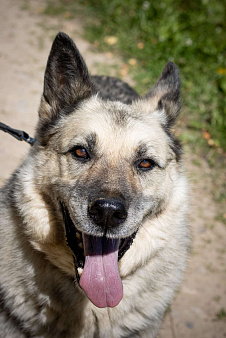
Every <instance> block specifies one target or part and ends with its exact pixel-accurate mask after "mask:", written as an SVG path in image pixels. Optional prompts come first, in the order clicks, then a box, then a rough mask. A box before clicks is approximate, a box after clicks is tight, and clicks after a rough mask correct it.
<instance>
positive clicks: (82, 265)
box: [60, 203, 137, 308]
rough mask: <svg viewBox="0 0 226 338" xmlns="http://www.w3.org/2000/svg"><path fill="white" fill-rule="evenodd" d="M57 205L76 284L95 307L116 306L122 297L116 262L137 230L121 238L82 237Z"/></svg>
mask: <svg viewBox="0 0 226 338" xmlns="http://www.w3.org/2000/svg"><path fill="white" fill-rule="evenodd" d="M60 205H61V209H62V214H63V218H64V223H65V230H66V239H67V244H68V246H69V248H70V249H71V251H72V253H73V257H74V264H75V275H76V279H77V282H78V284H79V285H80V287H81V288H82V289H83V291H84V292H85V293H86V295H87V297H88V298H89V299H90V300H91V302H92V303H93V304H94V305H96V306H97V307H100V308H103V307H114V306H116V305H118V303H119V302H120V300H121V298H122V295H123V290H122V282H121V279H120V276H119V272H118V261H119V260H120V259H121V258H122V257H123V255H124V254H125V253H126V251H127V250H128V249H129V248H130V246H131V245H132V243H133V239H134V238H135V236H136V233H137V231H135V232H134V233H133V234H132V235H131V236H129V237H127V238H122V239H109V238H107V237H105V236H103V237H95V236H91V235H86V234H84V233H82V232H80V231H79V230H78V229H77V228H76V227H75V225H74V223H73V221H72V219H71V217H70V214H69V211H68V209H67V208H66V206H65V205H64V204H63V203H60Z"/></svg>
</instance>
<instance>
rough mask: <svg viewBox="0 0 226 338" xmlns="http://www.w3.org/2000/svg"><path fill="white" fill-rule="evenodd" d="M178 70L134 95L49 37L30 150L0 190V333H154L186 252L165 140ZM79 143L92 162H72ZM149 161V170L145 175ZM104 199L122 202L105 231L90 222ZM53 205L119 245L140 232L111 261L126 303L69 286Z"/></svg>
mask: <svg viewBox="0 0 226 338" xmlns="http://www.w3.org/2000/svg"><path fill="white" fill-rule="evenodd" d="M59 45H60V46H63V48H64V57H63V58H62V55H61V51H60V49H57V48H56V46H59ZM59 60H60V61H59ZM65 60H67V62H66V64H65ZM175 67H176V66H174V65H172V63H171V64H168V66H166V69H165V70H164V72H163V75H162V77H160V79H159V80H158V82H157V85H156V86H155V87H154V89H153V90H152V91H151V92H150V93H149V94H148V95H147V96H146V97H144V98H143V99H141V98H139V97H138V95H137V94H136V93H135V92H134V91H133V89H131V88H130V87H129V86H128V85H127V84H124V83H123V82H121V81H120V80H116V79H109V78H106V77H105V78H102V79H101V78H100V77H93V78H91V77H90V76H89V74H88V71H87V68H86V65H85V63H84V61H83V59H82V57H81V55H80V54H79V52H78V50H77V48H76V47H75V45H74V44H73V42H72V41H71V40H70V39H69V38H68V37H67V36H66V35H65V34H63V33H60V34H59V35H58V36H57V38H56V40H55V42H54V44H53V48H52V51H51V54H50V58H49V61H48V65H47V69H46V75H45V87H44V93H43V96H42V101H41V106H40V110H39V116H40V121H39V124H38V126H37V133H36V138H37V143H36V144H35V145H34V146H33V147H32V149H31V150H30V152H29V154H28V155H27V157H26V159H25V160H24V163H23V164H22V165H21V166H20V167H19V168H18V169H17V170H16V172H15V173H14V174H13V175H12V176H11V178H10V179H9V180H8V182H7V183H6V184H5V186H4V187H3V188H2V190H1V194H0V236H1V247H0V257H1V260H0V270H1V275H0V297H1V312H0V330H1V336H2V337H7V338H13V337H15V338H20V337H21V338H22V337H51V338H52V337H56V338H57V337H64V338H65V337H67V338H70V337H75V338H76V337H81V338H82V337H83V338H89V337H90V338H92V337H100V338H105V337H106V338H107V337H113V338H120V337H149V338H150V337H156V335H157V332H158V329H159V327H160V325H161V321H162V318H163V316H164V313H165V310H166V309H167V307H168V305H169V304H170V301H171V300H172V298H173V295H174V293H175V290H177V288H178V286H179V284H180V282H181V279H182V275H183V272H184V270H185V267H186V260H187V254H188V248H189V245H190V236H189V229H188V226H187V223H186V211H187V183H186V178H185V177H184V174H183V166H182V161H181V160H178V159H177V151H175V142H176V141H175V139H174V138H173V137H171V134H170V127H171V125H172V123H173V121H175V118H176V116H177V115H178V107H179V106H178V104H179V92H178V90H179V73H178V71H177V69H176V68H175ZM166 73H167V74H168V75H167V76H166ZM57 74H58V75H57ZM59 74H61V75H59ZM62 76H63V78H62ZM102 85H104V88H103V89H102ZM65 86H66V87H65ZM112 86H113V88H112ZM160 88H161V89H160ZM96 93H98V95H96ZM160 100H162V101H161V102H162V103H161V104H159V102H160ZM120 101H121V102H120ZM175 105H176V106H177V108H175V107H176V106H175ZM166 130H167V131H166ZM76 144H80V145H82V146H84V147H86V148H87V149H88V150H89V152H90V154H91V157H90V160H89V161H87V162H81V161H78V160H76V159H75V158H74V155H73V149H74V148H73V147H74V146H75V145H76ZM147 158H151V159H152V160H153V161H154V163H155V165H154V166H153V169H152V170H150V171H144V172H142V171H141V170H140V169H139V166H138V164H139V163H140V162H141V161H142V160H144V159H147ZM103 195H104V196H114V198H115V197H117V198H118V197H120V199H123V201H125V206H126V208H127V211H128V216H127V219H126V221H125V222H124V223H123V224H122V225H119V226H115V227H114V228H111V229H109V228H107V229H105V230H103V229H102V228H101V227H98V226H97V224H95V223H94V222H93V221H92V220H91V219H90V218H89V216H88V214H87V209H88V205H89V202H90V200H93V199H95V198H97V197H98V196H103ZM59 201H61V202H63V203H64V204H65V205H66V206H67V208H68V210H69V212H70V216H71V218H72V220H73V223H74V224H75V225H76V228H77V229H79V230H80V231H82V232H85V233H89V234H92V235H98V236H103V231H105V234H106V236H108V237H109V238H115V237H117V238H118V237H119V238H125V237H127V236H129V235H131V234H132V233H133V232H134V231H136V230H138V232H137V235H136V237H135V239H134V242H133V244H132V246H131V247H130V249H129V250H128V251H127V252H126V253H125V255H124V256H123V257H122V259H121V260H120V261H119V263H118V266H119V273H120V275H121V279H122V282H123V290H124V295H123V298H122V300H121V302H120V303H119V305H117V306H116V307H114V308H103V309H99V308H97V307H95V306H94V305H93V304H92V303H91V302H90V301H89V300H88V298H87V297H86V295H85V294H84V292H83V291H82V290H81V289H80V287H79V286H78V285H77V282H76V280H75V271H74V262H73V255H72V252H71V250H70V249H69V247H68V246H67V242H66V237H65V227H64V220H63V215H62V210H61V208H60V204H59Z"/></svg>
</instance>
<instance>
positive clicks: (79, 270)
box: [77, 268, 83, 277]
mask: <svg viewBox="0 0 226 338" xmlns="http://www.w3.org/2000/svg"><path fill="white" fill-rule="evenodd" d="M77 271H78V274H79V276H80V277H81V275H82V273H83V268H77Z"/></svg>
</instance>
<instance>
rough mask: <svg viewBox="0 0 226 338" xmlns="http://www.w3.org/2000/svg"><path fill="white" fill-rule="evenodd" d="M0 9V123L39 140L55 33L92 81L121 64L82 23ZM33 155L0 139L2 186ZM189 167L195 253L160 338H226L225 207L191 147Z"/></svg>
mask: <svg viewBox="0 0 226 338" xmlns="http://www.w3.org/2000/svg"><path fill="white" fill-rule="evenodd" d="M28 4H29V6H28ZM28 7H29V8H28ZM0 9H1V10H0V88H1V90H0V121H1V122H3V123H5V124H8V125H10V126H12V127H14V128H17V129H23V130H25V131H27V132H28V133H29V134H30V135H31V136H33V135H34V130H35V125H36V122H37V109H38V106H39V100H40V95H41V92H42V88H43V76H44V69H45V65H46V61H47V57H48V53H49V51H50V47H51V43H52V40H53V38H54V36H55V35H56V34H57V33H58V31H64V32H65V33H67V34H69V35H70V36H71V37H72V38H73V40H74V41H75V42H76V44H77V46H78V48H79V49H80V51H81V52H82V54H83V56H84V58H85V60H86V62H87V64H88V66H89V69H90V70H91V72H92V73H93V74H94V73H95V72H96V71H97V70H101V69H104V68H106V67H110V69H112V72H114V66H115V65H117V66H119V67H120V66H123V63H122V61H121V60H120V59H119V58H115V57H114V56H113V55H112V54H111V53H105V54H101V53H98V52H97V51H96V50H95V47H94V46H92V45H90V44H89V43H88V42H87V41H85V40H84V39H83V38H82V18H78V19H76V20H75V19H73V20H70V21H68V20H66V19H65V18H57V19H56V18H49V17H45V16H44V15H43V14H42V10H43V6H42V1H38V0H36V1H35V0H31V1H26V2H25V1H23V0H17V1H15V0H0ZM154 80H156V79H154ZM28 148H29V145H27V144H25V143H24V142H18V141H17V140H16V139H14V138H12V137H11V136H9V135H7V134H5V133H3V132H0V184H1V185H2V184H3V183H4V182H5V180H6V179H7V178H8V177H9V175H10V173H12V172H13V170H14V169H15V168H16V167H17V166H18V164H19V163H20V162H21V161H22V159H23V157H24V156H25V154H26V153H27V151H28ZM185 163H186V168H187V173H188V177H189V179H190V187H191V206H190V215H189V219H190V224H191V227H192V232H193V249H192V253H191V257H190V261H189V266H188V269H187V273H186V276H185V280H184V283H183V285H182V287H181V289H180V291H179V292H178V294H177V295H176V297H175V300H174V302H173V304H172V306H171V309H170V310H169V311H168V313H167V315H166V317H165V320H164V323H163V326H162V329H161V330H160V333H159V338H190V337H196V338H221V337H226V313H225V312H226V260H225V258H226V240H225V228H226V227H225V224H224V222H221V218H220V217H219V215H221V214H222V206H221V207H220V206H219V204H217V203H216V202H215V201H214V200H213V198H212V197H211V196H212V194H211V193H212V183H211V179H210V170H211V169H210V168H209V167H208V165H207V164H206V163H205V162H204V160H202V159H197V157H196V155H195V154H191V151H189V147H187V149H186V152H185ZM195 163H196V164H195ZM223 213H226V208H225V210H223Z"/></svg>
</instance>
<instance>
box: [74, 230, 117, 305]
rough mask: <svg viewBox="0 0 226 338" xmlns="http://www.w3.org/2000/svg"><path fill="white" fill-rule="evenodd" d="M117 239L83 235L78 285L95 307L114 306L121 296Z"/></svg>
mask: <svg viewBox="0 0 226 338" xmlns="http://www.w3.org/2000/svg"><path fill="white" fill-rule="evenodd" d="M118 242H119V240H118V239H107V238H106V237H94V236H89V235H85V234H84V235H83V243H84V249H85V266H84V270H83V273H82V276H81V278H80V282H79V284H80V286H81V288H82V289H83V290H84V291H85V293H86V295H87V297H88V298H89V299H90V300H91V302H92V303H93V304H94V305H96V306H97V307H100V308H104V307H107V306H108V307H114V306H116V305H118V303H119V302H120V300H121V299H122V296H123V288H122V281H121V279H120V276H119V272H118Z"/></svg>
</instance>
